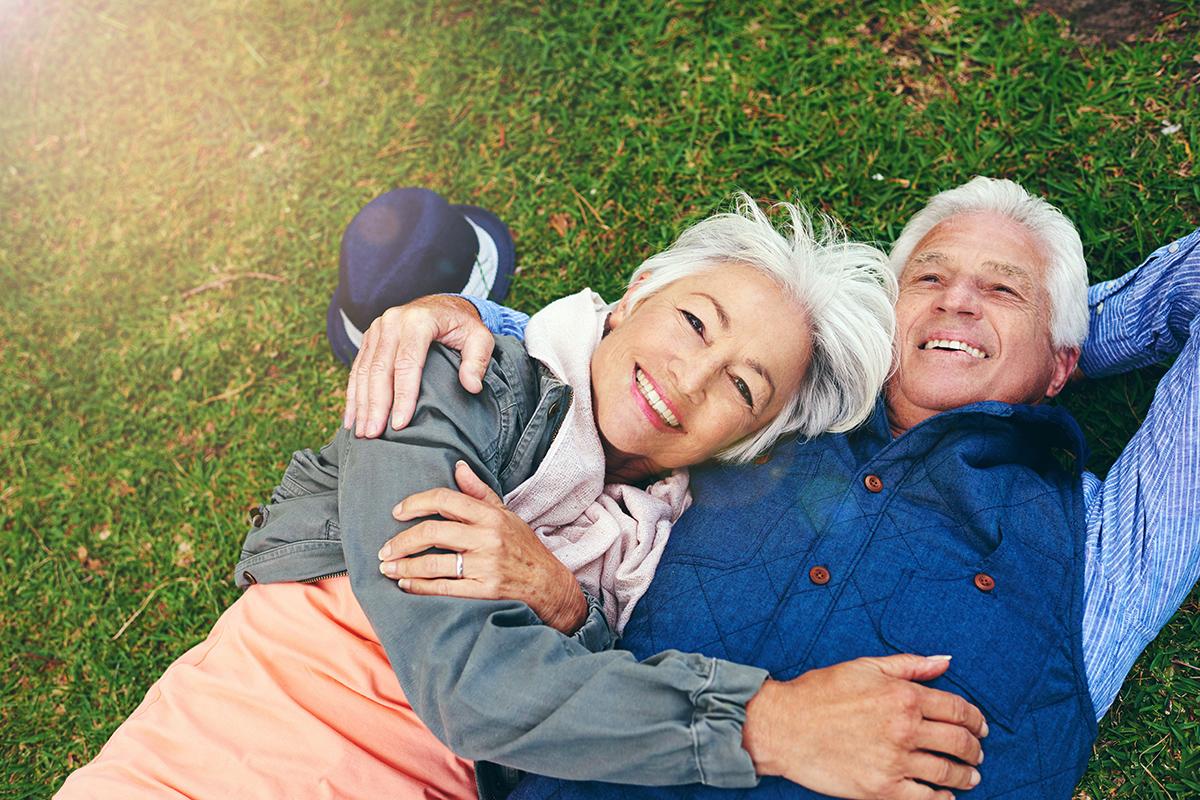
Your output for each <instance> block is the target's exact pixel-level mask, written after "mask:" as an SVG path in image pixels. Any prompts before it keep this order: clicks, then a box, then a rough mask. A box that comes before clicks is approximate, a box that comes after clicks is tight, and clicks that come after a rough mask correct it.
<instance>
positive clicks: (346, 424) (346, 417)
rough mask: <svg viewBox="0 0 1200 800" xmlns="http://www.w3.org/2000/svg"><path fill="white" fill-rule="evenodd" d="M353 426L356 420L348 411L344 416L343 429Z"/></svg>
mask: <svg viewBox="0 0 1200 800" xmlns="http://www.w3.org/2000/svg"><path fill="white" fill-rule="evenodd" d="M353 424H354V419H353V418H352V417H351V416H350V412H349V411H347V412H346V413H345V414H342V427H343V428H349V427H350V426H351V425H353Z"/></svg>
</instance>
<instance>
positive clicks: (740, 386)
mask: <svg viewBox="0 0 1200 800" xmlns="http://www.w3.org/2000/svg"><path fill="white" fill-rule="evenodd" d="M733 385H734V386H736V387H737V390H738V393H739V394H741V396H742V399H743V400H745V401H746V405H748V406H750V407H751V408H754V395H753V394H751V393H750V387H749V386H747V385H746V382H745V381H744V380H742V379H741V378H734V379H733Z"/></svg>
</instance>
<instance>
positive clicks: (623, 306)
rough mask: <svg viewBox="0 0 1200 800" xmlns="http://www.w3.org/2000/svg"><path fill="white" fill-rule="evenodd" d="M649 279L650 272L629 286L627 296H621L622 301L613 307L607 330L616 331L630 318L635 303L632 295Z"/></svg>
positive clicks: (642, 274)
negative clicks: (631, 307) (631, 297)
mask: <svg viewBox="0 0 1200 800" xmlns="http://www.w3.org/2000/svg"><path fill="white" fill-rule="evenodd" d="M649 277H650V272H649V271H646V272H643V273H641V274H640V275H638V276H637V277H636V278H634V279H633V281H632V282H631V283H630V284H629V288H628V289H626V290H625V294H624V295H622V296H621V299H620V301H619V302H618V303H617V304H616V305H615V306H613V310H612V312H611V313H610V314H609V315H608V323H607V325H606V328H607V330H610V331H611V330H615V329H616V328H617V327H618V326H619V325H620V324H621V323H622V322H624V321H625V319H626V318H627V317H628V316H629V312H630V306H631V305H632V302H633V301H632V300H631V299H630V295H632V294H633V292H634V290H635V289H637V288H638V287H639V286H641V284H642V283H643V282H645V280H646V279H647V278H649Z"/></svg>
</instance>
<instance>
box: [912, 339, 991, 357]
mask: <svg viewBox="0 0 1200 800" xmlns="http://www.w3.org/2000/svg"><path fill="white" fill-rule="evenodd" d="M934 348H937V349H939V350H961V351H963V352H964V353H967V354H969V355H971V356H974V357H975V358H987V353H985V352H983V351H982V350H980V349H978V348H975V347H971V345H969V344H967V343H966V342H960V341H958V340H957V339H930V340H929V341H928V342H926V343H925V344H923V345H922V346H921V349H922V350H932V349H934Z"/></svg>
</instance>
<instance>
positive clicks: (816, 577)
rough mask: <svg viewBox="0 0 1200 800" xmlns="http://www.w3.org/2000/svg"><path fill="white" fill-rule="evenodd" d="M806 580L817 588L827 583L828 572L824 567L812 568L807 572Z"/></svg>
mask: <svg viewBox="0 0 1200 800" xmlns="http://www.w3.org/2000/svg"><path fill="white" fill-rule="evenodd" d="M808 579H809V580H810V581H812V582H813V583H815V584H816V585H817V586H824V585H825V584H827V583H829V570H827V569H826V568H825V567H813V568H812V569H810V570H809V571H808Z"/></svg>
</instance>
